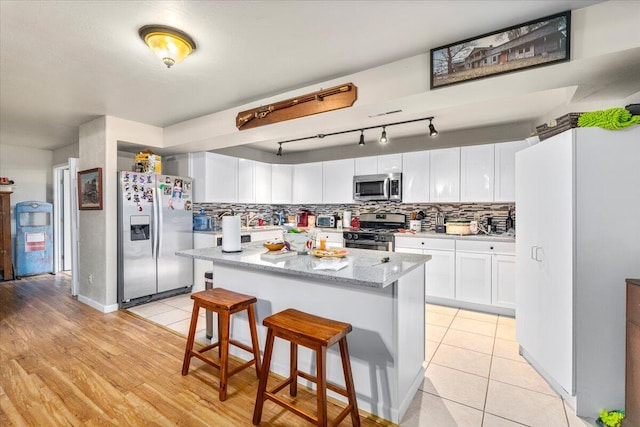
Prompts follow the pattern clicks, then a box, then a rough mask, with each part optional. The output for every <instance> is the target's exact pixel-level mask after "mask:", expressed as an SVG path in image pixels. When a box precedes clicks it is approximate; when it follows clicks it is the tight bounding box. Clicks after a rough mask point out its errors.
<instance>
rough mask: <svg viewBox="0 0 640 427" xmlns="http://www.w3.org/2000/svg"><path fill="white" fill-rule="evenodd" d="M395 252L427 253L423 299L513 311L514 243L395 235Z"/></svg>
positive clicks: (511, 312)
mask: <svg viewBox="0 0 640 427" xmlns="http://www.w3.org/2000/svg"><path fill="white" fill-rule="evenodd" d="M396 252H405V253H418V254H425V255H431V260H430V261H429V262H427V263H426V264H425V281H426V283H425V289H426V295H425V296H426V301H427V302H433V303H436V304H446V305H450V306H456V307H461V308H469V309H477V310H483V311H488V312H495V313H501V314H511V315H512V314H514V310H515V291H516V286H515V285H516V284H515V255H514V253H515V244H514V243H510V242H492V241H481V240H462V239H457V240H456V239H455V238H422V237H402V236H398V237H396Z"/></svg>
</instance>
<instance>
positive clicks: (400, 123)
mask: <svg viewBox="0 0 640 427" xmlns="http://www.w3.org/2000/svg"><path fill="white" fill-rule="evenodd" d="M433 118H434V117H433V116H430V117H422V118H420V119H413V120H405V121H403V122H395V123H386V124H384V125H377V126H368V127H365V128H358V129H349V130H342V131H339V132H330V133H318V134H316V135H311V136H304V137H302V138H295V139H288V140H286V141H280V142H278V152H277V153H276V155H277V156H282V144H287V143H289V142H296V141H306V140H308V139H316V138H318V139H323V138H325V137H327V136H333V135H342V134H343V133H350V132H360V142H358V145H359V146H360V147H362V146H364V145H365V144H364V131H365V130H369V129H377V128H382V135H381V136H380V142H381V143H382V144H384V143H385V142H383V139H384V141H386V142H388V141H389V139H388V138H387V132H386V128H387V127H388V126H395V125H403V124H405V123H413V122H421V121H424V120H429V123H430V125H429V130H430V131H431V132H430V133H429V135H431V136H436V135H437V134H438V132H437V131H436V130H435V128H433V129H431V128H432V127H433V125H432V124H431V121H432V120H433ZM434 131H435V133H434Z"/></svg>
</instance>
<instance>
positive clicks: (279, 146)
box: [276, 142, 282, 156]
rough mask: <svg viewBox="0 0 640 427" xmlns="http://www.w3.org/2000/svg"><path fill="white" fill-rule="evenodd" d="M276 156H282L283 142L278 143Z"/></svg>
mask: <svg viewBox="0 0 640 427" xmlns="http://www.w3.org/2000/svg"><path fill="white" fill-rule="evenodd" d="M276 156H282V143H280V142H279V143H278V152H277V153H276Z"/></svg>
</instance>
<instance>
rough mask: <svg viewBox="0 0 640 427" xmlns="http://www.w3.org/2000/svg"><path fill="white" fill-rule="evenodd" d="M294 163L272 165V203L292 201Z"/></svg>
mask: <svg viewBox="0 0 640 427" xmlns="http://www.w3.org/2000/svg"><path fill="white" fill-rule="evenodd" d="M292 182H293V165H277V164H274V165H271V203H285V204H287V203H291V202H292V190H293V185H292Z"/></svg>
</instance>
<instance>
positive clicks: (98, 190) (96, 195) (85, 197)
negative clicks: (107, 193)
mask: <svg viewBox="0 0 640 427" xmlns="http://www.w3.org/2000/svg"><path fill="white" fill-rule="evenodd" d="M78 206H79V207H80V209H81V210H92V209H93V210H102V168H94V169H87V170H84V171H79V172H78Z"/></svg>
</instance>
